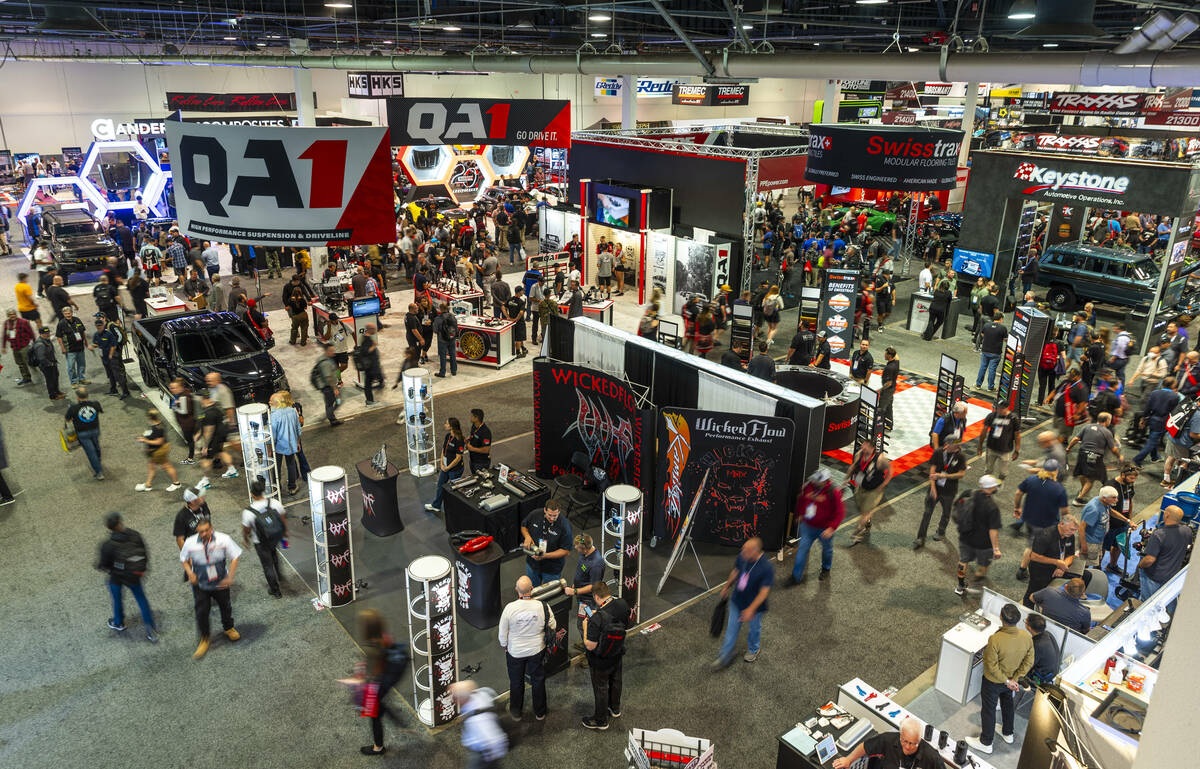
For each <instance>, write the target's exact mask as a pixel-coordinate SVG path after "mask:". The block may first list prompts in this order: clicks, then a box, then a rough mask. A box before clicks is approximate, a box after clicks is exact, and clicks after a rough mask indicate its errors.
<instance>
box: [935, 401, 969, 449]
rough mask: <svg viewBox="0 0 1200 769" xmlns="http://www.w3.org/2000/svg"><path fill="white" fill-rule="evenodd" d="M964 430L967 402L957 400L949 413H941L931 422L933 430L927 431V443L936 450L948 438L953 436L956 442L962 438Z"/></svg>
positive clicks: (965, 428) (965, 427)
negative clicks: (928, 441) (928, 440)
mask: <svg viewBox="0 0 1200 769" xmlns="http://www.w3.org/2000/svg"><path fill="white" fill-rule="evenodd" d="M966 430H967V404H966V403H964V402H963V401H958V402H957V403H955V404H954V408H952V409H951V410H950V413H949V414H943V415H942V416H940V417H938V420H937V421H936V422H934V423H933V430H932V431H931V432H930V433H929V439H930V444H929V445H930V446H932V447H933V450H934V451H937V450H938V449H939V448H941V447H942V446H943V445H945V444H946V442H947V440H948V439H950V438H953V439H954V441H955V442H956V443H957V442H959V441H961V440H962V439H963V434H964V433H965V432H966Z"/></svg>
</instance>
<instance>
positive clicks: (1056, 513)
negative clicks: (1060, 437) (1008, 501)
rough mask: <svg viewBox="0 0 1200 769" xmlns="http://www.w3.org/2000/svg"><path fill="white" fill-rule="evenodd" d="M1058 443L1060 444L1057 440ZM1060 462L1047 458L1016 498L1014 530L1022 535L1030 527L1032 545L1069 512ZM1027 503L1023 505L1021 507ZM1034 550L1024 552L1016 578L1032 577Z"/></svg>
mask: <svg viewBox="0 0 1200 769" xmlns="http://www.w3.org/2000/svg"><path fill="white" fill-rule="evenodd" d="M1054 443H1055V444H1057V445H1059V446H1061V445H1062V444H1060V443H1058V441H1054ZM1058 471H1059V465H1058V460H1057V459H1046V460H1043V462H1042V469H1041V470H1039V471H1038V472H1037V474H1036V475H1030V476H1028V477H1026V478H1025V479H1024V480H1022V481H1021V485H1020V486H1018V487H1017V493H1016V494H1015V495H1014V497H1013V517H1015V518H1016V519H1017V522H1016V523H1014V524H1013V533H1014V534H1017V535H1020V533H1021V528H1022V526H1028V527H1029V545H1030V546H1032V544H1033V540H1034V538H1035V537H1037V536H1038V535H1039V534H1040V533H1041V532H1042V531H1043V530H1045V529H1048V528H1050V527H1051V526H1055V525H1057V524H1058V521H1059V519H1060V518H1062V516H1064V515H1066V514H1067V512H1068V510H1069V508H1068V507H1067V490H1066V489H1064V488H1063V485H1062V484H1061V483H1059V482H1058ZM1022 502H1024V508H1022ZM1031 552H1033V551H1032V550H1031V549H1030V547H1026V548H1025V552H1023V553H1022V554H1021V563H1020V565H1019V566H1018V567H1017V579H1018V580H1021V581H1024V580H1026V579H1028V578H1029V571H1028V569H1029V556H1030V553H1031Z"/></svg>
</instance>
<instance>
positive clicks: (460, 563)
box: [450, 542, 504, 630]
mask: <svg viewBox="0 0 1200 769" xmlns="http://www.w3.org/2000/svg"><path fill="white" fill-rule="evenodd" d="M450 547H451V549H452V550H454V570H455V571H456V572H457V590H456V594H455V599H454V600H455V601H456V602H457V604H458V616H459V617H461V618H462V619H464V620H466V621H467V622H469V623H471V625H473V626H474V627H477V628H479V629H480V630H487V629H488V628H492V627H495V626H496V625H499V624H500V608H501V607H500V561H501V560H502V559H503V558H504V550H503V549H502V548H501V547H500V546H499V545H497V544H496V543H495V542H493V543H492V544H490V545H488V546H487V547H485V548H484V549H483V550H480V551H478V552H475V553H460V552H458V549H457V548H455V547H454V545H453V543H451V545H450Z"/></svg>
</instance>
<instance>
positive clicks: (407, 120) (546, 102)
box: [387, 98, 571, 148]
mask: <svg viewBox="0 0 1200 769" xmlns="http://www.w3.org/2000/svg"><path fill="white" fill-rule="evenodd" d="M387 116H388V127H389V129H390V130H391V133H392V144H393V145H394V146H397V147H402V146H408V145H425V146H427V145H430V144H502V145H516V146H521V147H562V148H569V147H570V146H571V103H570V102H569V101H567V100H565V99H561V100H560V99H415V98H412V99H388V100H387Z"/></svg>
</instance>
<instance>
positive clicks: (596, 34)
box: [592, 32, 608, 37]
mask: <svg viewBox="0 0 1200 769" xmlns="http://www.w3.org/2000/svg"><path fill="white" fill-rule="evenodd" d="M592 37H608V35H606V34H604V33H603V32H593V33H592Z"/></svg>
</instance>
